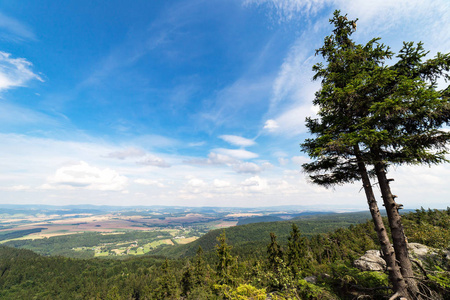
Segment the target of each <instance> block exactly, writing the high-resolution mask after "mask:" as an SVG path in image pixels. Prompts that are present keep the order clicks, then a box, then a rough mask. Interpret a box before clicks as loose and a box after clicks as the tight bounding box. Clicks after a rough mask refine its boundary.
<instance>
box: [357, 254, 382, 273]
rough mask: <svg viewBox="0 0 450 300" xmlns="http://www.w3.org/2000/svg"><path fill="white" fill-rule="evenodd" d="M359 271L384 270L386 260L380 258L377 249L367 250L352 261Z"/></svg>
mask: <svg viewBox="0 0 450 300" xmlns="http://www.w3.org/2000/svg"><path fill="white" fill-rule="evenodd" d="M353 265H354V266H355V267H356V268H358V269H360V270H361V271H384V270H385V269H386V262H385V261H384V259H383V258H381V253H380V251H379V250H368V251H367V252H366V253H365V254H364V255H363V256H361V257H360V258H358V259H357V260H355V261H354V262H353Z"/></svg>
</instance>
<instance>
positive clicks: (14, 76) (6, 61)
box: [0, 51, 43, 91]
mask: <svg viewBox="0 0 450 300" xmlns="http://www.w3.org/2000/svg"><path fill="white" fill-rule="evenodd" d="M31 66H32V64H31V63H30V62H28V61H27V60H26V59H24V58H12V57H11V54H9V53H6V52H1V51H0V91H1V90H7V89H11V88H14V87H19V86H25V85H26V83H27V82H29V81H31V80H33V79H37V80H39V81H43V80H42V78H41V77H40V76H39V75H37V74H35V73H33V71H32V70H31Z"/></svg>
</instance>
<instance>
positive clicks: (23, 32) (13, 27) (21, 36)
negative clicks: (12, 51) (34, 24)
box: [0, 12, 36, 41]
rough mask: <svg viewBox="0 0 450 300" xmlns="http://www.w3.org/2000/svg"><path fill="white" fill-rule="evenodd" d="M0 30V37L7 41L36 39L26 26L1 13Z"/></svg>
mask: <svg viewBox="0 0 450 300" xmlns="http://www.w3.org/2000/svg"><path fill="white" fill-rule="evenodd" d="M0 29H2V31H0V35H1V36H3V37H4V38H7V39H8V40H12V41H22V40H35V39H36V35H35V34H34V32H33V31H32V30H31V29H30V28H29V27H28V26H27V25H25V24H24V23H23V22H20V21H18V20H17V19H14V18H12V17H9V16H7V15H5V14H3V13H1V12H0Z"/></svg>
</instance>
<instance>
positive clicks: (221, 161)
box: [185, 152, 238, 165]
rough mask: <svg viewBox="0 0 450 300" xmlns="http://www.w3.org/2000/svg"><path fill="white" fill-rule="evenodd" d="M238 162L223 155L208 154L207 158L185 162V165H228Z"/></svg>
mask: <svg viewBox="0 0 450 300" xmlns="http://www.w3.org/2000/svg"><path fill="white" fill-rule="evenodd" d="M237 162H238V160H237V159H235V158H233V157H231V156H228V155H224V154H219V153H215V152H210V153H209V154H208V158H207V159H204V158H195V159H190V160H186V161H185V163H187V164H190V165H230V164H235V163H237Z"/></svg>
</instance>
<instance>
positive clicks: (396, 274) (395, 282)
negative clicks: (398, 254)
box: [355, 146, 408, 296]
mask: <svg viewBox="0 0 450 300" xmlns="http://www.w3.org/2000/svg"><path fill="white" fill-rule="evenodd" d="M355 156H356V159H357V161H358V169H359V173H360V175H361V179H362V182H363V187H364V191H365V193H366V197H367V203H368V204H369V210H370V214H371V215H372V220H373V223H374V225H375V231H376V232H377V236H378V241H379V242H380V245H381V252H382V256H383V258H384V260H385V261H386V265H387V269H388V271H389V280H390V281H391V283H392V286H393V290H394V293H398V294H399V295H401V296H407V295H408V290H407V284H406V282H405V280H404V278H403V276H402V273H401V271H400V268H399V266H398V264H397V262H396V260H395V252H394V249H393V247H392V245H391V242H390V241H389V237H388V235H387V232H386V228H385V227H384V223H383V219H382V217H381V214H380V210H379V209H378V205H377V201H376V200H375V195H374V193H373V190H372V185H371V184H370V179H369V176H368V174H367V169H366V166H365V164H364V162H362V159H361V153H360V150H359V147H358V146H355Z"/></svg>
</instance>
